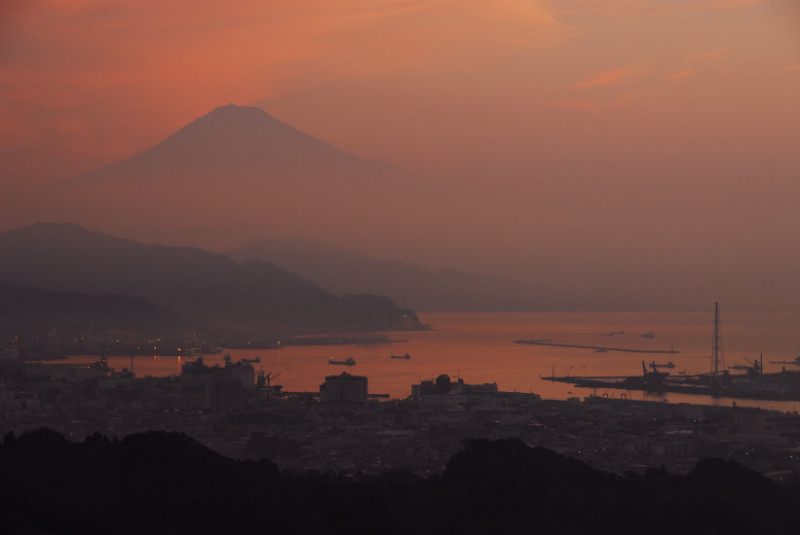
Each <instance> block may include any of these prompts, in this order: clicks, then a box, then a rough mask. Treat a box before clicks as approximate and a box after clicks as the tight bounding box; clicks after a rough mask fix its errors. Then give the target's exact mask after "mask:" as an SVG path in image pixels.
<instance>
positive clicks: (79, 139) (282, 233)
mask: <svg viewBox="0 0 800 535" xmlns="http://www.w3.org/2000/svg"><path fill="white" fill-rule="evenodd" d="M0 79H2V81H3V83H2V84H0V180H1V181H2V191H3V195H2V197H3V199H4V201H3V203H2V210H0V231H7V230H10V229H13V228H16V227H20V226H23V225H28V224H32V223H35V222H38V221H53V220H54V221H74V222H76V223H79V224H82V225H86V226H87V227H88V228H89V229H90V230H93V231H98V232H106V233H109V234H113V235H115V236H119V237H125V238H133V239H137V240H142V241H146V242H150V243H166V244H172V245H193V246H199V247H204V248H208V249H210V250H214V251H220V252H227V251H231V250H234V249H236V248H238V247H240V246H242V245H245V244H246V243H248V242H251V241H254V240H257V239H260V238H282V237H286V236H294V237H298V238H307V239H312V240H319V241H322V242H325V243H328V244H331V245H334V246H337V247H341V248H345V249H352V250H356V251H359V252H362V253H365V254H368V255H370V256H372V257H375V258H390V257H392V258H397V259H400V260H403V261H406V262H414V263H418V264H420V265H422V266H424V267H426V268H428V269H432V270H438V269H442V268H455V269H462V270H466V271H470V272H473V273H480V274H486V275H493V276H497V277H505V278H510V279H516V280H520V281H523V282H525V283H529V284H532V285H536V286H543V287H546V288H547V289H548V290H549V291H552V292H556V293H558V292H562V293H564V294H565V295H566V294H569V295H570V296H573V295H574V294H575V293H580V292H587V295H588V294H591V295H593V296H595V297H594V298H595V299H596V302H594V306H595V307H596V305H597V303H598V302H602V303H604V304H605V305H607V306H608V307H610V308H620V307H625V306H631V307H641V306H644V305H643V304H644V303H647V302H652V303H654V305H653V306H656V307H658V306H669V307H673V308H680V307H682V306H685V307H689V308H691V307H698V306H703V305H704V304H709V305H710V303H711V302H712V301H713V300H721V301H724V302H726V303H728V304H729V306H731V307H734V308H745V307H763V308H797V303H798V298H800V277H798V275H797V274H798V273H800V210H798V208H797V207H798V206H799V205H800V178H799V177H800V151H799V150H798V148H797V147H800V98H798V95H800V6H798V4H797V3H796V2H794V1H792V0H763V1H759V0H692V1H683V0H672V1H657V0H609V1H604V2H597V1H593V0H574V1H558V2H556V1H551V2H548V1H544V0H542V1H527V2H523V1H502V2H475V1H465V2H452V1H447V0H442V1H436V0H432V1H411V2H407V1H390V2H367V1H363V0H362V1H358V0H355V1H346V2H334V3H330V2H319V1H316V0H303V1H296V2H266V3H265V2H255V1H235V2H229V3H226V4H225V5H222V4H219V3H216V2H200V3H198V2H196V1H195V2H185V1H182V0H181V1H176V2H170V3H168V4H164V3H153V2H129V1H115V2H108V1H100V0H82V1H80V2H68V3H65V2H56V1H52V0H36V1H30V2H27V1H26V2H19V1H13V2H10V3H6V4H5V5H4V6H2V7H0ZM229 103H234V104H236V105H238V106H241V107H243V108H242V109H250V108H259V109H260V110H263V111H264V112H267V113H268V114H269V115H270V116H271V118H273V119H274V120H275V121H280V123H284V124H285V125H288V126H290V127H293V128H294V129H296V130H298V131H300V132H303V133H305V134H307V135H308V136H310V137H311V138H316V140H319V141H321V142H324V143H325V144H327V145H324V144H320V143H317V141H316V140H312V141H309V140H308V139H307V138H302V140H303V143H306V142H309V143H311V145H306V144H299V145H292V147H293V148H292V149H291V150H289V149H286V150H285V151H284V152H281V153H280V154H289V153H292V150H295V149H296V148H297V147H301V145H302V147H309V146H312V145H313V146H314V147H316V149H319V150H321V151H322V152H324V153H325V154H326V155H328V156H330V157H331V160H326V159H324V158H322V156H319V157H318V156H315V157H314V158H315V159H314V160H313V161H311V162H307V165H308V166H307V167H304V168H302V169H301V168H299V167H296V166H295V167H291V166H289V164H286V165H283V164H281V163H276V161H275V159H272V160H269V161H268V162H266V161H264V162H260V163H259V165H261V166H262V167H258V168H253V169H250V171H246V170H244V169H243V168H240V169H236V173H227V174H225V173H224V172H222V171H224V169H223V170H222V171H220V172H216V173H215V172H214V169H213V166H209V165H204V164H203V162H199V163H198V162H194V163H193V164H192V165H194V167H191V168H192V169H194V171H193V173H194V174H193V175H192V176H191V177H189V176H188V175H187V171H186V170H185V169H187V168H186V167H181V169H180V173H178V172H177V171H174V169H173V171H174V172H173V171H169V170H168V169H167V170H165V167H164V166H166V165H167V163H165V162H166V161H169V162H172V163H171V164H170V165H172V164H175V165H176V166H178V163H175V161H174V158H173V156H172V155H176V154H182V155H184V156H185V154H187V152H186V151H189V152H191V151H194V153H195V154H197V153H202V154H210V152H212V151H211V150H210V149H209V148H208V147H214V148H215V149H216V148H218V147H221V145H224V143H222V142H221V141H220V139H232V138H233V134H232V133H233V132H238V133H242V132H244V134H248V133H249V132H251V130H248V129H246V128H244V127H243V126H241V125H242V123H240V122H235V127H232V130H227V129H226V127H225V124H227V123H226V121H227V119H221V118H220V115H219V113H216V112H214V110H217V109H218V108H220V107H223V106H226V105H227V104H229ZM223 109H225V108H223ZM231 109H239V108H228V110H229V111H230V110H231ZM215 113H216V115H215ZM209 114H212V115H211V116H209V118H207V119H208V120H207V121H206V122H205V123H199V124H200V126H197V127H195V128H194V129H193V130H190V129H188V127H187V130H185V131H182V132H183V134H184V135H182V137H175V138H171V137H170V136H173V134H175V133H176V132H178V131H179V130H181V129H182V128H183V127H185V126H186V125H190V123H192V122H193V121H196V120H198V119H199V118H201V117H203V118H206V117H205V116H208V115H209ZM247 117H248V119H246V121H251V120H255V121H260V120H261V119H260V118H259V117H260V116H257V115H256V116H253V115H252V114H250V115H248V116H247ZM254 117H256V118H257V119H253V118H254ZM267 117H268V116H267ZM211 119H213V121H212V120H211ZM264 120H265V121H266V120H267V119H264ZM248 124H250V123H248ZM270 124H272V125H273V126H274V127H275V128H276V129H277V130H270V132H278V131H279V132H281V134H280V135H281V136H284V133H285V132H288V131H289V130H285V129H283V125H280V126H275V125H278V124H279V123H270ZM203 125H206V126H208V125H211V126H212V127H213V128H212V130H214V131H213V132H210V133H209V132H205V131H203V130H202V128H201V127H202V126H203ZM259 128H260V127H259ZM201 131H202V132H201ZM198 132H200V133H202V134H203V135H200V133H198ZM203 132H205V133H203ZM252 132H253V135H252V136H250V137H243V138H242V139H243V140H244V139H256V140H260V141H258V143H261V144H258V143H255V142H254V144H253V148H252V149H253V150H252V151H251V152H248V153H247V154H248V155H247V156H246V157H245V156H242V155H241V154H240V153H239V152H236V153H235V154H237V155H239V156H236V157H239V158H240V159H241V161H244V162H245V163H247V162H251V161H255V160H253V159H252V158H254V156H253V154H255V153H259V154H261V153H268V152H269V150H267V145H264V144H263V143H265V141H264V140H265V139H267V138H268V137H269V135H272V134H266V133H264V132H265V131H264V130H260V129H258V128H256V129H254V130H252ZM189 134H192V135H194V137H191V136H189ZM206 134H208V135H206ZM214 134H216V135H217V136H219V137H214ZM286 135H289V134H286ZM259 136H262V137H263V139H262V137H259ZM291 136H294V134H292V135H291ZM291 136H289V137H291ZM176 139H177V141H176ZM237 139H238V138H237ZM297 139H301V138H300V137H298V138H297ZM164 140H168V142H169V143H167V142H165V143H164V145H161V146H159V147H156V146H157V145H159V144H160V143H162V142H163V141H164ZM170 140H172V141H170ZM181 140H183V141H186V140H190V141H191V143H190V144H189V145H185V146H184V145H181V144H180V143H182V142H183V141H181ZM187 143H188V142H187ZM298 143H300V142H299V141H298ZM243 145H246V142H245V141H241V142H238V141H237V147H241V146H243ZM331 146H332V147H335V148H336V149H340V150H341V151H343V152H344V153H347V154H349V155H352V158H349V157H348V156H347V155H342V154H340V153H338V152H334V151H332V150H331ZM152 147H156V149H158V150H156V149H153V151H150V152H149V153H146V154H144V155H142V154H141V153H145V152H146V151H148V150H149V149H151V148H152ZM181 147H184V148H186V147H189V148H187V149H186V151H184V152H181V151H180V150H178V148H181ZM222 149H225V147H221V149H220V150H221V151H222ZM316 149H315V150H316ZM181 150H183V149H181ZM231 150H234V149H231ZM236 150H238V148H236ZM297 150H298V151H300V152H297V154H298V155H299V156H298V158H302V154H307V153H305V152H302V150H306V149H305V148H302V150H301V149H297ZM309 150H310V149H309ZM223 152H224V151H223ZM156 153H157V154H161V155H164V154H166V155H167V157H165V158H166V159H163V158H162V159H161V160H158V158H155V157H151V156H153V154H156ZM221 154H222V152H221ZM231 154H233V153H231V152H225V153H224V157H225V158H229V159H230V158H232V157H233V156H231ZM242 154H243V153H242ZM292 154H294V153H292ZM314 154H315V155H317V154H318V153H316V152H315V153H314ZM319 154H321V153H319ZM137 155H138V156H137ZM131 157H134V158H131ZM128 158H131V160H128V162H123V161H124V160H127V159H128ZM148 158H149V159H148ZM170 158H173V159H170ZM175 158H177V156H176V157H175ZM209 158H211V155H209ZM248 158H249V159H248ZM326 158H327V156H326ZM290 159H291V158H290ZM209 161H211V160H209ZM218 161H225V160H218ZM298 161H299V160H298ZM334 161H335V162H334ZM376 161H377V162H376ZM118 162H123V163H121V164H118V165H116V166H115V165H114V164H117V163H118ZM131 162H133V164H136V163H137V162H139V164H141V166H140V167H139V168H138V169H139V171H137V172H138V173H140V174H138V175H136V173H134V174H133V175H131V181H132V182H131V181H129V182H128V183H127V186H125V187H127V188H129V190H130V191H128V190H125V191H124V192H122V193H120V191H118V190H119V188H116V186H115V185H114V184H115V182H113V181H114V180H119V176H118V175H115V174H114V173H115V172H117V171H118V170H119V169H123V168H124V169H137V168H135V166H134V167H131V166H132V165H133V164H132V163H131ZM142 162H145V163H147V165H145V163H142ZM152 162H157V164H158V165H156V163H152ZM151 163H152V165H151ZM312 164H313V165H312ZM181 165H183V164H181ZM247 165H250V164H249V163H247ZM304 165H306V164H304ZM106 166H111V167H106ZM314 166H316V167H314ZM337 166H338V167H337ZM175 169H177V167H175ZM304 169H305V171H307V172H308V174H313V181H311V180H310V178H309V177H308V176H306V175H302V173H303V170H304ZM354 169H358V171H354ZM98 170H99V171H98ZM218 171H219V170H218ZM267 171H268V172H267ZM249 172H251V174H248V173H249ZM181 173H182V174H181ZM360 173H361V174H360ZM134 175H135V176H134ZM178 175H180V176H178ZM233 175H235V176H233ZM92 177H94V178H92ZM98 177H99V178H98ZM369 177H378V178H377V179H375V180H370V178H369ZM301 178H302V179H303V180H306V179H308V182H306V183H304V184H299V182H301V180H300V179H301ZM278 179H280V180H278ZM93 180H94V182H93ZM137 181H138V182H137ZM76 184H77V185H78V186H76ZM254 184H257V187H256V186H254ZM78 187H80V188H82V189H76V188H78ZM292 187H294V189H292ZM115 188H116V189H115ZM254 188H255V189H254ZM302 188H305V189H302ZM121 189H124V188H121ZM65 191H67V193H65ZM69 191H72V192H73V193H72V195H73V197H72V201H74V203H73V202H72V201H70V202H66V201H65V199H69V196H68V192H69ZM133 191H138V192H139V193H140V198H135V197H134V196H131V195H130V192H133ZM76 192H77V193H76ZM114 192H116V193H114ZM254 192H255V193H254ZM256 193H257V194H256ZM115 194H116V195H118V197H116V198H115V197H114V195H115ZM301 194H304V195H301ZM65 195H66V196H65ZM337 195H340V196H341V198H339V197H337ZM176 199H177V200H176ZM180 199H190V200H191V203H187V205H186V206H179V205H176V204H175V203H177V202H179V201H180ZM123 201H126V202H127V205H123V204H124V203H123ZM279 201H280V202H279ZM326 201H328V204H326ZM159 203H162V204H159ZM167 203H173V204H172V205H171V206H177V209H176V210H174V212H171V211H170V210H169V205H168V204H167ZM361 210H364V211H363V212H362V211H361Z"/></svg>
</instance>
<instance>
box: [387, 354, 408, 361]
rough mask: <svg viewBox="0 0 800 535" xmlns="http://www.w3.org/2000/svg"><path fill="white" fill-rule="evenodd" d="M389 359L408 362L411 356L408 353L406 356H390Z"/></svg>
mask: <svg viewBox="0 0 800 535" xmlns="http://www.w3.org/2000/svg"><path fill="white" fill-rule="evenodd" d="M389 358H390V359H406V360H408V359H410V358H411V355H409V354H408V353H406V354H405V355H390V356H389Z"/></svg>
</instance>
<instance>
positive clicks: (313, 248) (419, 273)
mask: <svg viewBox="0 0 800 535" xmlns="http://www.w3.org/2000/svg"><path fill="white" fill-rule="evenodd" d="M228 254H229V256H231V258H234V259H236V260H238V261H246V260H250V259H253V258H257V259H261V260H264V261H266V262H271V263H273V264H275V265H278V266H281V267H282V268H284V269H287V270H289V271H291V272H293V273H296V274H298V275H300V276H301V277H303V278H305V279H308V280H310V281H312V282H314V283H315V284H317V285H319V286H321V287H323V288H325V289H327V290H329V291H331V292H333V293H335V294H340V295H342V294H348V293H364V292H370V293H375V294H379V295H386V296H388V297H390V298H391V299H392V300H393V301H395V302H396V303H398V304H399V305H400V306H404V307H409V308H412V309H414V310H416V311H418V312H423V311H424V312H529V311H537V310H552V309H553V308H555V307H556V305H557V303H556V302H554V299H553V298H552V297H550V298H549V299H548V298H546V297H545V292H544V291H542V290H541V289H537V288H534V287H532V286H529V285H526V284H524V283H522V282H517V281H510V280H503V279H498V278H495V277H490V276H485V275H476V274H472V273H466V272H464V271H459V270H455V269H446V270H442V271H439V272H432V271H430V270H427V269H425V268H423V267H421V266H418V265H415V264H408V263H405V262H401V261H399V260H394V259H391V260H377V259H375V258H372V257H370V256H368V255H365V254H363V253H360V252H357V251H352V250H347V249H341V248H338V247H334V246H332V245H328V244H325V243H321V242H318V241H314V240H309V239H298V238H276V239H264V240H259V241H255V242H252V243H249V244H247V245H244V246H242V247H240V248H238V249H236V250H234V251H231V252H230V253H228Z"/></svg>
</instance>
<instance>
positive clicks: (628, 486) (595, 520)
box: [0, 429, 800, 535]
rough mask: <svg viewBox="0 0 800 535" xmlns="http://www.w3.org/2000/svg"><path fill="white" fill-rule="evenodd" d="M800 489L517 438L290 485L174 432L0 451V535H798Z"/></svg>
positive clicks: (10, 441)
mask: <svg viewBox="0 0 800 535" xmlns="http://www.w3.org/2000/svg"><path fill="white" fill-rule="evenodd" d="M799 498H800V487H798V486H797V484H791V485H787V484H784V485H778V484H776V483H774V482H772V481H770V480H768V479H766V478H764V477H762V476H760V475H758V474H756V473H754V472H752V471H749V470H747V469H745V468H743V467H742V466H741V465H738V464H736V463H734V462H730V461H722V460H718V459H709V460H703V461H700V463H698V465H697V467H696V468H695V469H694V471H692V472H691V473H690V474H689V475H688V476H670V475H668V474H666V473H664V472H662V471H654V472H650V473H648V474H647V475H645V476H637V475H633V474H626V475H622V476H618V475H613V474H609V473H604V472H600V471H597V470H594V469H592V468H590V467H589V466H587V465H585V464H583V463H582V462H580V461H577V460H574V459H569V458H566V457H563V456H561V455H558V454H556V453H554V452H552V451H550V450H547V449H543V448H530V447H528V446H526V445H524V444H523V443H522V442H520V441H518V440H502V441H496V442H491V441H487V440H472V441H466V442H465V444H464V449H463V450H462V451H461V452H460V453H458V454H456V455H455V456H454V457H453V458H452V459H451V460H450V462H449V463H448V465H447V468H446V470H445V472H444V473H443V474H442V475H440V476H435V477H431V478H429V479H422V478H419V477H416V476H414V475H412V474H410V473H392V474H385V475H383V476H377V477H370V478H367V477H360V478H358V477H357V478H347V477H341V476H337V475H321V476H320V475H317V476H314V477H312V476H308V477H304V478H303V477H289V476H285V475H282V474H280V473H278V471H277V470H276V468H275V465H274V464H272V463H271V462H270V461H268V460H262V461H259V462H253V461H234V460H231V459H227V458H225V457H222V456H220V455H218V454H216V453H214V452H212V451H210V450H208V449H207V448H205V447H204V446H202V445H201V444H199V443H198V442H196V441H194V440H193V439H190V438H188V437H186V436H185V435H182V434H177V433H163V432H150V433H143V434H136V435H130V436H128V437H126V438H124V439H122V440H113V441H110V440H108V439H106V438H104V437H101V436H99V435H95V436H92V437H89V438H87V439H86V440H85V441H84V442H83V443H77V444H72V443H70V442H68V441H67V440H66V439H65V438H64V437H63V436H61V435H59V434H57V433H55V432H53V431H49V430H47V429H41V430H39V431H35V432H32V433H28V434H24V435H22V436H20V437H18V438H15V437H14V436H13V435H7V436H6V438H5V440H4V441H3V444H2V447H0V531H2V532H4V533H254V532H270V533H326V534H328V533H330V534H339V533H342V534H343V533H376V534H377V533H381V534H383V533H386V534H394V533H397V534H404V535H405V534H408V533H431V534H433V533H437V534H438V533H465V534H483V533H487V534H488V533H491V534H505V533H553V534H556V533H559V534H560V533H570V534H572V533H609V534H611V533H614V534H620V533H621V534H625V533H637V534H641V533H655V534H661V533H664V534H666V533H709V534H711V533H733V534H735V533H748V534H749V533H759V534H778V533H798V530H800V513H798V510H797V508H796V507H795V506H794V505H795V504H796V503H797V501H798V499H799Z"/></svg>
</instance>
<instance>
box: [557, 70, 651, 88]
mask: <svg viewBox="0 0 800 535" xmlns="http://www.w3.org/2000/svg"><path fill="white" fill-rule="evenodd" d="M645 72H647V69H646V68H645V67H643V66H641V65H633V66H631V67H622V68H619V69H610V70H607V71H602V72H599V73H597V74H594V75H592V76H590V77H589V78H585V79H583V80H580V81H578V82H575V83H574V84H572V85H571V86H570V87H571V88H572V89H586V88H591V87H600V86H606V85H611V84H615V83H617V82H619V81H620V80H623V79H625V78H632V77H634V76H640V75H642V74H644V73H645Z"/></svg>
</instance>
